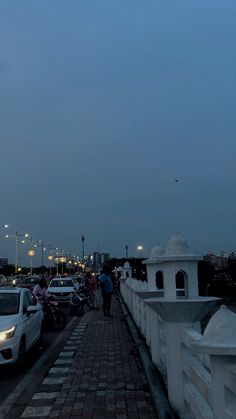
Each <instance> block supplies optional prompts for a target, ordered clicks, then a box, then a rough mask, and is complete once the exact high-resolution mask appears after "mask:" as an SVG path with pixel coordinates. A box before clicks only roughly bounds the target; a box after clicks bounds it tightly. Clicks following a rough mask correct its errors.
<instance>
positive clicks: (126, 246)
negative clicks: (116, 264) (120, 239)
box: [125, 244, 129, 259]
mask: <svg viewBox="0 0 236 419" xmlns="http://www.w3.org/2000/svg"><path fill="white" fill-rule="evenodd" d="M128 249H129V246H128V244H126V245H125V257H126V259H128Z"/></svg>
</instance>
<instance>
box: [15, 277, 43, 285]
mask: <svg viewBox="0 0 236 419" xmlns="http://www.w3.org/2000/svg"><path fill="white" fill-rule="evenodd" d="M38 282H39V280H38V279H37V278H20V279H18V280H17V284H18V285H20V284H22V285H23V284H24V285H28V284H38Z"/></svg>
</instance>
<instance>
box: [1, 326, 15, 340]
mask: <svg viewBox="0 0 236 419" xmlns="http://www.w3.org/2000/svg"><path fill="white" fill-rule="evenodd" d="M15 331H16V327H15V326H13V327H11V328H10V329H7V330H1V331H0V342H4V341H5V340H7V339H10V338H12V336H13V335H14V333H15Z"/></svg>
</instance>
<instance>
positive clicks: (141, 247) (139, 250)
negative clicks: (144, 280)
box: [137, 244, 143, 259]
mask: <svg viewBox="0 0 236 419" xmlns="http://www.w3.org/2000/svg"><path fill="white" fill-rule="evenodd" d="M137 250H138V252H139V259H141V252H142V250H143V246H142V245H141V244H139V245H138V247H137Z"/></svg>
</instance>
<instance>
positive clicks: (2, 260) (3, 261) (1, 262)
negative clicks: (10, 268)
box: [0, 258, 8, 268]
mask: <svg viewBox="0 0 236 419" xmlns="http://www.w3.org/2000/svg"><path fill="white" fill-rule="evenodd" d="M7 265H8V259H7V258H0V267H2V268H4V266H7Z"/></svg>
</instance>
